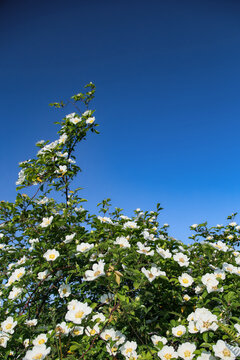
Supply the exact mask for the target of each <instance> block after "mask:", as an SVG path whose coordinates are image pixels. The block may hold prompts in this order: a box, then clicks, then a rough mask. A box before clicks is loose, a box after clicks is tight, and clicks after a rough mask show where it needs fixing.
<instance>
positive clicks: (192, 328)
mask: <svg viewBox="0 0 240 360" xmlns="http://www.w3.org/2000/svg"><path fill="white" fill-rule="evenodd" d="M188 331H189V332H190V333H191V334H196V333H197V332H199V329H198V328H197V327H196V322H195V321H189V324H188Z"/></svg>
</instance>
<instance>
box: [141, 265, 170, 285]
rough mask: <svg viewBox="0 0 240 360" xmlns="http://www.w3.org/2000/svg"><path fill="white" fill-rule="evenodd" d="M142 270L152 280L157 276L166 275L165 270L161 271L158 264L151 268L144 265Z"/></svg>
mask: <svg viewBox="0 0 240 360" xmlns="http://www.w3.org/2000/svg"><path fill="white" fill-rule="evenodd" d="M141 271H142V272H143V274H144V275H145V276H146V277H147V278H148V280H149V281H150V282H152V281H153V280H154V279H156V277H157V276H166V273H165V271H161V270H160V269H159V268H158V267H157V266H156V265H153V266H152V267H151V269H150V270H146V269H145V268H144V267H142V268H141Z"/></svg>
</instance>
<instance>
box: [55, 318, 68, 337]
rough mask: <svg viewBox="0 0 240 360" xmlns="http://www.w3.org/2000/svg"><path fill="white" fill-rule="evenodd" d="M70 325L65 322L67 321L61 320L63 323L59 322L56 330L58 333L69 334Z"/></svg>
mask: <svg viewBox="0 0 240 360" xmlns="http://www.w3.org/2000/svg"><path fill="white" fill-rule="evenodd" d="M70 330H71V329H70V327H68V325H67V324H66V323H65V321H63V322H61V324H57V325H56V328H55V331H56V334H62V335H68V334H69V332H70Z"/></svg>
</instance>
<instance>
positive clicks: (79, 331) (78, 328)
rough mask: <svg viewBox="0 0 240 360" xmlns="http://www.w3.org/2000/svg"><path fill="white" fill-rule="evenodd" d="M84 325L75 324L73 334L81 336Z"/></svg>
mask: <svg viewBox="0 0 240 360" xmlns="http://www.w3.org/2000/svg"><path fill="white" fill-rule="evenodd" d="M83 330H84V327H83V326H75V327H74V328H73V329H72V330H71V333H72V336H79V335H82V334H83Z"/></svg>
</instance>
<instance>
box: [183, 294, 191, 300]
mask: <svg viewBox="0 0 240 360" xmlns="http://www.w3.org/2000/svg"><path fill="white" fill-rule="evenodd" d="M190 299H191V298H190V296H188V295H187V294H185V295H184V296H183V300H184V301H189V300H190Z"/></svg>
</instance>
